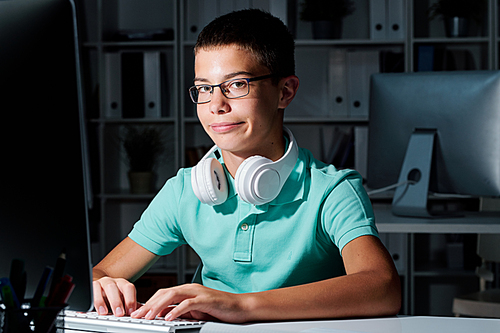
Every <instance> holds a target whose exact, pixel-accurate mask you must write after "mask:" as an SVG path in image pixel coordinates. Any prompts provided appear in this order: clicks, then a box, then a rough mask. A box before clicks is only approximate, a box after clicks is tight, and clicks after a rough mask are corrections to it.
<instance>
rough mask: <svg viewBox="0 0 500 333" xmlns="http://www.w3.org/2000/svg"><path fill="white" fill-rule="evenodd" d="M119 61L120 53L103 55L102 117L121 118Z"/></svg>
mask: <svg viewBox="0 0 500 333" xmlns="http://www.w3.org/2000/svg"><path fill="white" fill-rule="evenodd" d="M120 67H121V61H120V53H118V52H107V53H104V104H105V105H104V108H103V110H104V117H105V118H121V116H122V100H121V81H122V80H121V69H120Z"/></svg>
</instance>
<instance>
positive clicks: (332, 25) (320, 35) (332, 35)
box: [312, 18, 342, 39]
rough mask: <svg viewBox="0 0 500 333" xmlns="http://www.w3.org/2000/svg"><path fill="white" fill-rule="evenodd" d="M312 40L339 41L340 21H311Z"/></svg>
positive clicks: (340, 33) (340, 35)
mask: <svg viewBox="0 0 500 333" xmlns="http://www.w3.org/2000/svg"><path fill="white" fill-rule="evenodd" d="M312 32H313V39H340V38H342V19H341V18H339V19H337V20H335V21H313V22H312Z"/></svg>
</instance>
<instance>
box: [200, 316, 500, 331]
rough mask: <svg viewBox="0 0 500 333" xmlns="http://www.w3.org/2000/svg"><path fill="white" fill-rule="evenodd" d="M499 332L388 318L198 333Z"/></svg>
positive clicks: (489, 324)
mask: <svg viewBox="0 0 500 333" xmlns="http://www.w3.org/2000/svg"><path fill="white" fill-rule="evenodd" d="M215 332H217V333H226V332H227V333H229V332H231V333H270V332H300V333H354V332H356V333H360V332H366V333H476V332H477V333H499V332H500V319H478V318H454V317H404V316H403V317H388V318H372V319H349V320H326V321H297V322H278V323H265V324H247V325H231V324H221V323H207V324H205V326H204V327H203V328H202V329H201V333H215Z"/></svg>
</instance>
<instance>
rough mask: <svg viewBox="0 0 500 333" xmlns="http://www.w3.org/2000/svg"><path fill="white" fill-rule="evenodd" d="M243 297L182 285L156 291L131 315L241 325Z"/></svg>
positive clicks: (196, 285) (242, 320) (244, 318)
mask: <svg viewBox="0 0 500 333" xmlns="http://www.w3.org/2000/svg"><path fill="white" fill-rule="evenodd" d="M244 297H245V296H244V294H232V293H227V292H223V291H218V290H214V289H210V288H207V287H204V286H202V285H199V284H185V285H181V286H177V287H172V288H166V289H160V290H158V291H157V292H156V294H154V295H153V297H151V298H150V299H149V300H148V301H147V302H146V304H144V305H143V306H142V307H141V308H140V309H138V310H137V311H135V312H133V313H132V314H131V316H132V317H134V318H142V317H144V318H146V319H154V318H156V317H157V316H159V317H163V316H165V320H173V319H175V318H179V317H182V318H188V319H196V320H211V321H214V320H220V321H224V322H231V323H242V322H245V321H247V317H246V316H247V314H248V312H247V311H245V309H244V307H243V304H244V302H243V299H244ZM172 304H178V305H177V306H173V305H172Z"/></svg>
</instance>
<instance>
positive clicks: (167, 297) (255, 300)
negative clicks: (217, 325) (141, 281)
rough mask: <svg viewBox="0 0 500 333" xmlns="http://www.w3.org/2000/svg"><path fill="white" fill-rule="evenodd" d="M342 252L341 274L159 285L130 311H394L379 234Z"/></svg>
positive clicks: (389, 269) (234, 314)
mask: <svg viewBox="0 0 500 333" xmlns="http://www.w3.org/2000/svg"><path fill="white" fill-rule="evenodd" d="M342 255H343V259H344V265H345V268H346V272H347V274H346V275H345V276H340V277H336V278H332V279H328V280H324V281H319V282H314V283H310V284H305V285H300V286H295V287H289V288H282V289H275V290H269V291H264V292H258V293H248V294H230V293H225V292H221V291H216V290H213V289H209V288H206V287H203V286H200V285H183V286H179V287H174V288H169V289H162V290H160V292H158V293H157V294H156V295H155V296H153V297H152V298H151V299H150V300H149V301H148V302H147V303H146V304H145V305H144V306H143V307H142V308H141V309H139V310H138V311H137V312H136V313H134V314H133V316H138V317H141V316H144V315H146V318H148V319H152V318H154V316H156V315H157V314H160V315H164V314H165V312H166V311H165V309H166V308H167V306H168V305H170V304H176V303H179V305H178V306H177V307H175V308H174V309H173V310H171V312H170V316H169V318H176V317H179V316H188V317H193V318H196V319H204V320H210V319H211V318H217V319H219V320H222V321H226V322H234V323H239V322H248V321H265V320H289V319H290V320H292V319H320V318H322V319H325V318H345V317H365V316H385V315H395V314H397V313H398V311H399V309H400V306H401V288H400V280H399V276H398V274H397V271H396V269H395V267H394V264H393V262H392V259H391V257H390V255H389V254H388V252H387V250H386V249H385V248H384V247H383V245H382V244H381V242H380V241H379V239H378V238H376V237H374V236H362V237H359V238H356V239H354V240H353V241H351V242H350V243H348V244H347V245H346V246H345V247H344V249H343V251H342ZM170 309H171V308H170ZM170 309H168V310H170Z"/></svg>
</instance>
